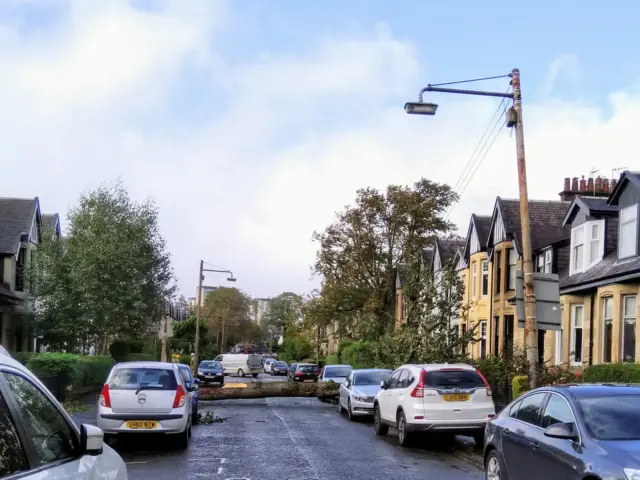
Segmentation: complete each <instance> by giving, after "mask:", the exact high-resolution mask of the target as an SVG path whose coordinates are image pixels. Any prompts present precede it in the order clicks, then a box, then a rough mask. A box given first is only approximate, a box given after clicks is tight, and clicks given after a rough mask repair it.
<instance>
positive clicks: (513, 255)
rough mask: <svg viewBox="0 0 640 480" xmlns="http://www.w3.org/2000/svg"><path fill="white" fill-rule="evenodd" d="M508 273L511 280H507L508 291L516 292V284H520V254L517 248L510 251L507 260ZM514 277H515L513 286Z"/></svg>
mask: <svg viewBox="0 0 640 480" xmlns="http://www.w3.org/2000/svg"><path fill="white" fill-rule="evenodd" d="M512 259H513V263H511V260H512ZM507 271H508V272H509V278H507V291H509V290H515V289H516V284H517V283H518V252H516V249H515V248H510V249H509V258H507ZM512 275H513V285H512V284H511V276H512ZM511 287H513V288H511Z"/></svg>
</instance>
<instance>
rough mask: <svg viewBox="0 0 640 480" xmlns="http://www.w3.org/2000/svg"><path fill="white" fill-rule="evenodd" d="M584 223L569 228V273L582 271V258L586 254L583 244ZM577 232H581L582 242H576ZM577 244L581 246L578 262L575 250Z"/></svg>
mask: <svg viewBox="0 0 640 480" xmlns="http://www.w3.org/2000/svg"><path fill="white" fill-rule="evenodd" d="M585 225H586V223H583V224H582V225H579V226H577V227H574V228H572V229H571V249H570V250H569V252H570V253H569V270H570V274H571V275H573V274H574V273H580V272H583V271H584V259H585V256H586V252H585V249H586V248H585V244H586V242H587V239H586V231H585V230H586V229H585ZM578 232H582V243H576V236H577V233H578ZM579 246H582V261H581V262H580V263H579V264H578V263H577V258H576V251H577V248H578V247H579Z"/></svg>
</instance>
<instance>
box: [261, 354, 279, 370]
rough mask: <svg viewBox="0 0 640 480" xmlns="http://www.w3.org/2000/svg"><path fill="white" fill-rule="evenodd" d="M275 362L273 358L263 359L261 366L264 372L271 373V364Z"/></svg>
mask: <svg viewBox="0 0 640 480" xmlns="http://www.w3.org/2000/svg"><path fill="white" fill-rule="evenodd" d="M275 362H276V359H275V358H269V359H267V360H265V361H264V364H263V366H262V368H263V369H264V373H271V366H272V365H273V364H274V363H275Z"/></svg>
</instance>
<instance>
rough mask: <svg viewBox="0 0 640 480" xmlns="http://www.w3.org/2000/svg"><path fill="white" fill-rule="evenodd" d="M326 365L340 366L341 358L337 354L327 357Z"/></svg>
mask: <svg viewBox="0 0 640 480" xmlns="http://www.w3.org/2000/svg"><path fill="white" fill-rule="evenodd" d="M324 363H325V365H338V364H339V363H340V358H338V355H337V354H335V353H334V354H331V355H327V359H326V360H325V362H324Z"/></svg>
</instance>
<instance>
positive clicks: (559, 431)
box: [544, 423, 578, 440]
mask: <svg viewBox="0 0 640 480" xmlns="http://www.w3.org/2000/svg"><path fill="white" fill-rule="evenodd" d="M544 434H545V436H547V437H550V438H561V439H564V440H577V439H578V435H577V434H576V431H575V430H574V428H573V427H572V426H571V425H567V424H566V423H554V424H553V425H549V426H548V427H547V428H546V429H545V430H544Z"/></svg>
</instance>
